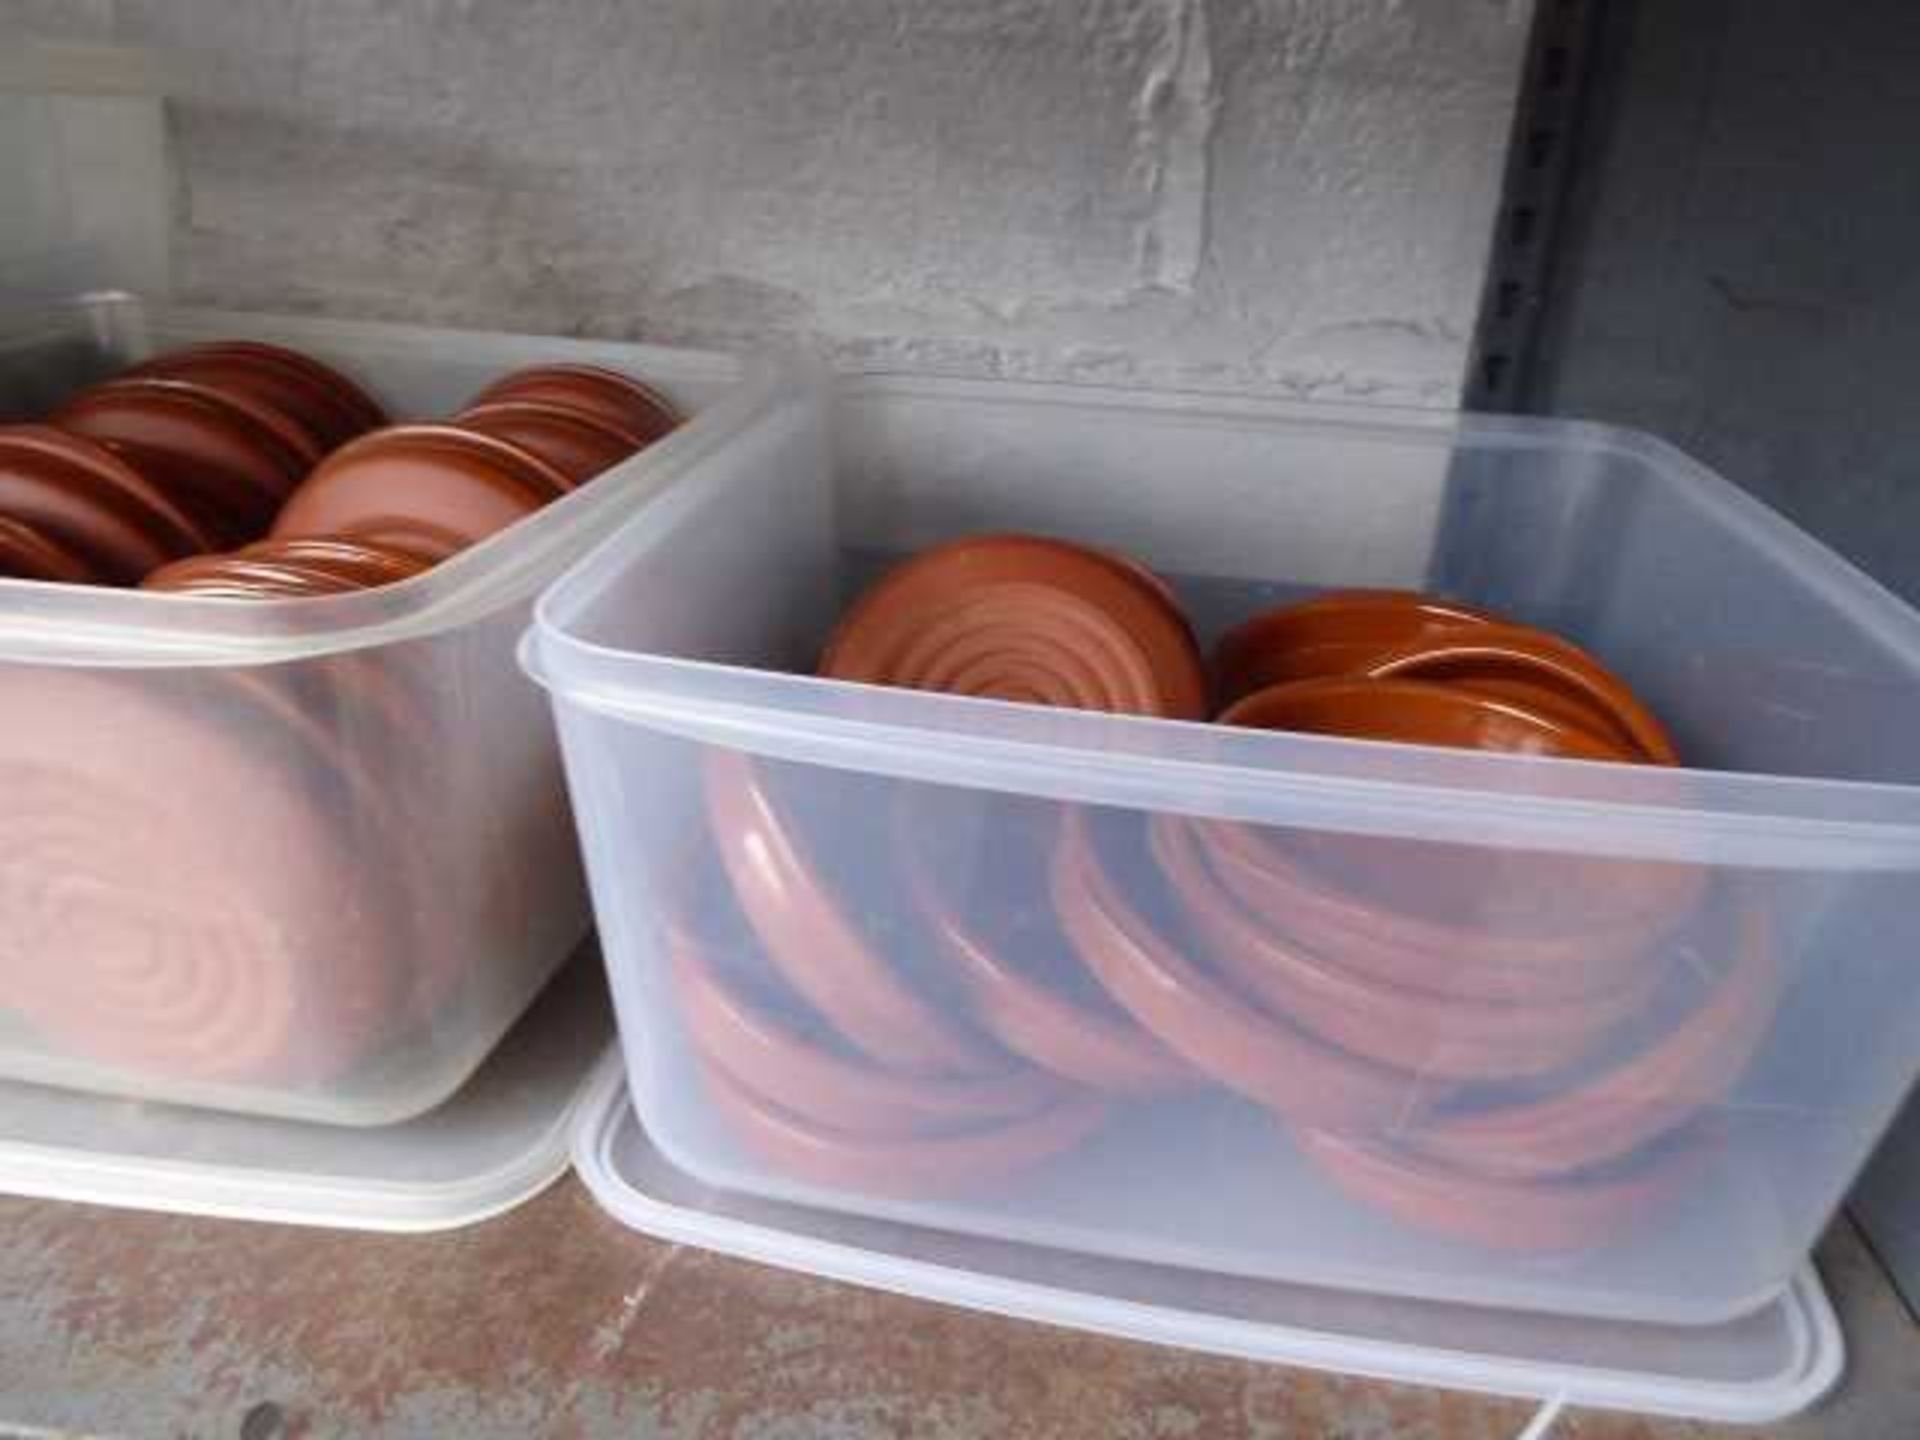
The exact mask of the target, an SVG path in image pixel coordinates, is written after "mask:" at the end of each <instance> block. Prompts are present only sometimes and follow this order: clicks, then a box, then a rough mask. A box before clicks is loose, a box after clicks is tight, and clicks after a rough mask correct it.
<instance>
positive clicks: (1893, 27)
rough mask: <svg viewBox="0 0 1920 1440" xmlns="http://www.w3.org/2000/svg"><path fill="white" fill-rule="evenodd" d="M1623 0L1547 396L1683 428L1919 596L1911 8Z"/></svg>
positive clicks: (1723, 463)
mask: <svg viewBox="0 0 1920 1440" xmlns="http://www.w3.org/2000/svg"><path fill="white" fill-rule="evenodd" d="M1614 9H1615V11H1616V12H1617V13H1619V14H1620V15H1622V16H1625V17H1627V18H1626V20H1624V21H1623V22H1622V24H1623V26H1624V29H1622V30H1621V31H1620V33H1618V34H1617V35H1616V37H1615V44H1616V47H1617V52H1616V53H1617V56H1618V58H1617V61H1616V64H1615V65H1614V67H1613V73H1614V74H1615V76H1616V77H1617V78H1616V91H1615V93H1614V94H1613V95H1612V96H1611V97H1610V99H1608V100H1607V102H1606V104H1605V108H1606V109H1608V110H1609V111H1610V112H1611V116H1612V118H1611V121H1610V123H1609V124H1608V125H1607V127H1606V132H1605V134H1604V135H1603V136H1602V139H1601V144H1600V147H1599V149H1598V152H1597V154H1596V156H1595V163H1594V165H1593V166H1592V168H1591V169H1590V171H1589V172H1588V175H1587V178H1586V181H1585V183H1584V184H1583V185H1582V186H1581V187H1580V189H1579V191H1578V192H1577V196H1578V201H1579V204H1578V209H1577V213H1576V215H1575V217H1574V224H1573V230H1574V234H1573V235H1572V237H1571V238H1570V243H1569V248H1568V251H1567V253H1566V254H1565V255H1564V257H1563V259H1562V263H1561V265H1560V268H1559V274H1560V275H1561V276H1562V277H1564V278H1565V280H1566V282H1567V284H1566V288H1565V289H1564V291H1563V293H1562V295H1561V297H1560V299H1559V300H1558V301H1557V302H1556V307H1555V310H1554V312H1553V313H1554V314H1555V315H1556V317H1557V323H1556V325H1555V326H1554V327H1553V329H1552V331H1551V333H1550V335H1549V336H1548V339H1547V349H1548V350H1549V351H1550V352H1551V353H1552V355H1553V356H1554V357H1555V358H1554V360H1553V361H1552V363H1551V364H1549V366H1548V367H1547V370H1546V372H1545V374H1544V375H1543V376H1541V377H1540V380H1541V389H1540V390H1539V391H1537V392H1536V393H1540V394H1543V396H1544V399H1545V408H1548V409H1551V410H1554V411H1557V412H1559V413H1563V414H1575V415H1582V416H1586V417H1590V418H1594V419H1606V420H1616V421H1620V422H1622V423H1626V424H1631V425H1638V426H1640V427H1642V428H1645V429H1649V430H1653V431H1655V432H1657V433H1659V434H1660V435H1663V436H1664V437H1666V438H1667V439H1669V440H1673V441H1675V442H1676V443H1678V444H1680V445H1681V446H1683V447H1684V448H1686V449H1688V450H1691V451H1692V452H1694V453H1695V454H1696V455H1698V456H1700V457H1701V458H1703V459H1705V460H1707V461H1708V462H1709V463H1711V464H1712V465H1714V466H1715V467H1716V468H1717V469H1719V470H1720V471H1722V472H1723V473H1724V474H1726V475H1727V476H1729V477H1730V478H1732V479H1734V480H1736V481H1738V482H1739V483H1740V484H1741V485H1743V486H1745V487H1747V488H1748V489H1750V490H1752V491H1754V492H1755V493H1756V494H1758V495H1760V496H1761V497H1762V498H1763V499H1765V500H1766V501H1768V503H1770V504H1772V505H1774V506H1776V507H1777V508H1779V509H1781V510H1783V511H1785V512H1786V513H1787V514H1788V515H1790V516H1792V517H1793V518H1794V519H1796V520H1797V521H1799V522H1800V523H1801V524H1802V525H1804V526H1806V527H1807V528H1808V529H1809V530H1811V531H1813V532H1814V533H1815V534H1816V535H1819V536H1821V537H1822V538H1823V539H1825V540H1827V541H1828V542H1829V543H1830V544H1832V545H1834V546H1835V547H1836V548H1838V549H1839V550H1841V551H1842V552H1843V553H1845V554H1847V555H1848V556H1849V557H1850V558H1852V559H1853V560H1855V561H1856V563H1858V564H1860V565H1861V566H1863V567H1864V568H1865V569H1867V570H1868V571H1869V572H1871V573H1872V574H1874V575H1875V576H1876V577H1877V578H1878V579H1880V580H1881V581H1882V582H1883V583H1885V584H1887V585H1889V586H1891V587H1892V588H1894V589H1895V590H1898V591H1901V592H1902V593H1904V594H1905V595H1907V596H1908V597H1909V598H1913V599H1920V404H1917V403H1916V402H1915V399H1914V395H1915V384H1916V382H1915V373H1916V369H1917V368H1920V162H1917V161H1916V158H1915V147H1916V145H1920V6H1916V5H1914V4H1913V3H1912V0H1846V3H1844V4H1835V5H1815V4H1810V3H1807V0H1672V3H1653V0H1639V3H1624V4H1623V3H1616V5H1615V6H1614Z"/></svg>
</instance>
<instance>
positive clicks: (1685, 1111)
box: [1418, 908, 1782, 1176]
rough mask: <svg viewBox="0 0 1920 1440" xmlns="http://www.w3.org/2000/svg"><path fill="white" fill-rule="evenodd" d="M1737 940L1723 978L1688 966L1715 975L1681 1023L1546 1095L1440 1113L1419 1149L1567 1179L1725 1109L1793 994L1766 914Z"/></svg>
mask: <svg viewBox="0 0 1920 1440" xmlns="http://www.w3.org/2000/svg"><path fill="white" fill-rule="evenodd" d="M1732 938H1733V942H1734V943H1733V951H1734V953H1733V955H1732V956H1731V957H1730V959H1729V960H1728V962H1727V963H1726V964H1725V965H1724V966H1722V967H1720V968H1719V969H1718V972H1717V973H1716V972H1715V970H1714V969H1713V968H1711V967H1709V966H1707V965H1706V964H1705V963H1704V962H1703V961H1702V960H1701V959H1700V958H1699V957H1697V956H1696V957H1694V958H1693V959H1692V963H1691V964H1690V965H1688V966H1687V969H1686V972H1685V973H1686V975H1687V976H1692V975H1693V974H1695V973H1696V971H1695V967H1698V972H1697V973H1704V974H1706V975H1708V976H1709V977H1710V978H1709V980H1708V983H1707V985H1706V987H1705V990H1704V993H1703V994H1701V995H1700V997H1699V998H1698V999H1697V1000H1696V1002H1695V1003H1694V1004H1693V1005H1692V1006H1691V1008H1689V1009H1687V1010H1686V1011H1685V1013H1684V1014H1683V1016H1682V1018H1681V1019H1680V1020H1679V1021H1677V1022H1676V1023H1674V1024H1672V1025H1671V1026H1669V1027H1667V1028H1666V1029H1665V1030H1663V1031H1661V1032H1660V1033H1658V1034H1655V1035H1653V1036H1651V1037H1645V1038H1642V1039H1641V1040H1639V1041H1638V1042H1637V1043H1636V1044H1635V1046H1634V1047H1633V1048H1632V1049H1630V1050H1628V1051H1627V1052H1626V1053H1624V1054H1620V1055H1614V1056H1609V1057H1606V1058H1605V1060H1604V1061H1603V1062H1601V1063H1600V1064H1598V1065H1597V1066H1594V1067H1591V1068H1590V1069H1589V1070H1588V1071H1587V1072H1586V1073H1582V1074H1578V1075H1574V1076H1569V1077H1567V1079H1566V1081H1565V1083H1563V1084H1561V1085H1559V1086H1557V1087H1552V1088H1548V1089H1546V1090H1545V1091H1544V1092H1542V1091H1536V1092H1535V1093H1533V1094H1531V1095H1529V1096H1527V1097H1525V1098H1523V1099H1519V1100H1514V1101H1510V1102H1508V1103H1504V1104H1503V1103H1488V1102H1483V1103H1481V1104H1478V1105H1471V1106H1466V1107H1461V1108H1456V1109H1453V1110H1443V1111H1440V1112H1437V1113H1436V1114H1434V1115H1433V1116H1432V1117H1430V1119H1429V1120H1428V1121H1427V1123H1425V1124H1424V1125H1423V1126H1422V1127H1421V1129H1420V1132H1419V1136H1418V1145H1419V1148H1420V1149H1421V1150H1422V1151H1424V1152H1426V1153H1427V1154H1430V1155H1432V1156H1433V1157H1435V1158H1436V1159H1438V1160H1440V1161H1442V1162H1445V1163H1448V1164H1452V1165H1456V1166H1462V1167H1469V1168H1472V1169H1475V1170H1478V1171H1480V1172H1481V1173H1485V1174H1490V1175H1503V1176H1538V1175H1552V1174H1562V1173H1566V1172H1569V1171H1573V1170H1579V1169H1583V1168H1586V1167H1589V1166H1595V1165H1601V1164H1606V1163H1608V1162H1611V1161H1613V1160H1615V1159H1617V1158H1619V1157H1621V1156H1625V1155H1628V1154H1631V1153H1632V1152H1634V1151H1635V1150H1638V1149H1639V1148H1641V1147H1642V1146H1644V1145H1646V1144H1648V1143H1650V1142H1652V1141H1655V1140H1657V1139H1659V1138H1660V1137H1661V1136H1663V1135H1665V1134H1667V1133H1668V1132H1670V1131H1672V1130H1675V1129H1678V1128H1679V1127H1680V1126H1682V1125H1685V1124H1687V1123H1688V1122H1689V1121H1691V1120H1692V1119H1693V1118H1694V1117H1695V1116H1696V1115H1697V1114H1698V1113H1699V1112H1700V1111H1702V1110H1703V1109H1706V1108H1708V1107H1710V1106H1712V1105H1715V1104H1717V1103H1719V1102H1720V1101H1721V1100H1723V1099H1724V1098H1725V1097H1726V1095H1727V1094H1729V1093H1730V1092H1731V1091H1732V1089H1733V1087H1734V1085H1735V1083H1736V1082H1737V1081H1738V1080H1739V1078H1740V1076H1741V1075H1742V1074H1743V1073H1744V1072H1745V1070H1746V1068H1747V1066H1748V1064H1749V1063H1750V1062H1751V1060H1752V1059H1753V1056H1754V1054H1755V1053H1756V1052H1757V1050H1758V1049H1759V1047H1760V1043H1761V1041H1762V1040H1763V1039H1764V1038H1765V1037H1766V1034H1767V1031H1768V1029H1769V1028H1770V1027H1771V1025H1772V1023H1773V1017H1774V1014H1775V1012H1776V1010H1777V1008H1778V1005H1779V999H1780V993H1781V988H1782V975H1781V969H1780V963H1779V959H1778V955H1777V952H1776V950H1775V947H1774V943H1773V939H1772V935H1771V927H1770V924H1769V922H1768V920H1767V918H1766V916H1765V914H1764V913H1763V912H1761V911H1760V910H1759V909H1757V908H1749V909H1747V910H1746V911H1745V912H1744V913H1743V914H1741V915H1740V917H1739V919H1738V921H1737V928H1736V929H1735V931H1734V934H1733V937H1732ZM1696 988H1697V987H1696ZM1656 1008H1664V1007H1656Z"/></svg>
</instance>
